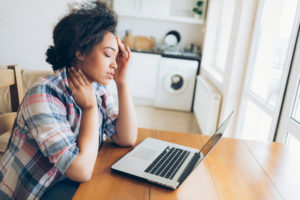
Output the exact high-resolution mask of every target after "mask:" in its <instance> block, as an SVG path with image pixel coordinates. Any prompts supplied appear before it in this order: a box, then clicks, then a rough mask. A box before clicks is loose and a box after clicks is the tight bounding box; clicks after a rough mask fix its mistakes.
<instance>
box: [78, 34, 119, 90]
mask: <svg viewBox="0 0 300 200" xmlns="http://www.w3.org/2000/svg"><path fill="white" fill-rule="evenodd" d="M118 52H119V48H118V44H117V40H116V37H115V36H114V34H112V33H110V32H108V33H106V34H105V35H104V37H103V40H102V42H100V43H99V44H97V45H96V46H94V48H93V50H92V52H91V53H90V54H89V55H87V56H79V55H76V56H77V58H78V57H79V58H78V59H79V60H80V61H81V63H80V65H79V66H77V67H78V68H79V69H81V70H82V71H83V73H84V74H85V75H86V77H87V78H88V80H89V81H90V82H93V81H96V82H98V83H100V84H102V85H107V84H108V83H109V81H110V80H111V79H113V76H114V73H115V69H116V68H117V62H116V60H117V56H118Z"/></svg>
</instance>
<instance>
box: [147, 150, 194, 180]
mask: <svg viewBox="0 0 300 200" xmlns="http://www.w3.org/2000/svg"><path fill="white" fill-rule="evenodd" d="M189 154H190V152H189V151H185V150H182V149H178V148H174V147H172V148H171V147H169V146H168V147H167V148H166V149H165V150H164V151H163V152H162V153H161V154H160V155H159V156H158V157H157V158H156V159H155V160H154V161H153V162H152V163H151V164H150V165H149V167H147V169H146V170H145V172H147V173H150V174H154V175H157V176H161V177H164V178H167V179H172V178H173V177H174V176H175V174H176V172H177V171H178V170H179V168H180V167H181V165H182V163H183V162H184V161H185V159H186V158H187V157H188V155H189Z"/></svg>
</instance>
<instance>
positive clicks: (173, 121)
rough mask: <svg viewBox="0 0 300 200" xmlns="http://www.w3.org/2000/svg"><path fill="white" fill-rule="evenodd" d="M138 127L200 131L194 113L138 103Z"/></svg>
mask: <svg viewBox="0 0 300 200" xmlns="http://www.w3.org/2000/svg"><path fill="white" fill-rule="evenodd" d="M135 108H136V114H137V120H138V127H140V128H151V129H158V130H169V131H176V132H186V133H200V130H199V127H198V124H197V121H196V118H195V115H194V113H191V112H180V111H174V110H166V109H158V108H154V107H148V106H140V105H136V106H135Z"/></svg>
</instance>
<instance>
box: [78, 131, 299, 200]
mask: <svg viewBox="0 0 300 200" xmlns="http://www.w3.org/2000/svg"><path fill="white" fill-rule="evenodd" d="M147 137H153V138H157V139H161V140H165V141H169V142H173V143H176V144H181V145H186V146H190V147H193V148H197V149H201V147H202V146H203V144H204V143H205V142H206V141H207V140H208V138H209V137H208V136H203V135H199V134H189V133H178V132H170V131H158V130H151V129H139V136H138V141H137V143H136V144H139V143H140V142H141V141H143V140H144V139H145V138H147ZM132 148H133V147H131V148H121V147H118V146H116V145H114V144H113V143H112V142H107V143H105V144H104V145H103V147H102V149H101V151H100V153H99V155H98V158H97V161H96V166H95V169H94V173H93V176H92V178H91V180H90V181H88V182H85V183H82V184H81V185H80V187H79V189H78V190H77V192H76V194H75V196H74V198H73V199H114V200H121V199H122V200H123V199H124V200H131V199H132V200H135V199H136V200H146V199H149V200H150V199H151V200H168V199H181V200H182V199H187V200H193V199H209V200H210V199H212V200H214V199H226V200H227V199H228V200H229V199H230V200H232V199H243V200H248V199H249V200H250V199H255V200H256V199H272V200H273V199H297V198H296V197H299V196H300V193H299V188H300V173H299V172H300V170H299V162H300V161H296V162H295V158H296V157H294V156H295V155H296V154H290V152H289V151H288V150H287V148H286V147H285V146H284V145H280V144H277V143H272V144H265V143H260V142H253V141H243V140H237V139H231V138H222V139H221V141H220V142H219V144H218V145H216V147H215V148H214V149H213V150H212V152H211V153H210V154H209V155H208V156H207V158H206V159H204V160H203V161H202V163H200V165H198V166H197V167H196V169H195V170H194V171H193V172H192V173H191V174H190V176H189V177H188V178H187V179H186V180H185V181H184V182H183V183H182V185H181V186H180V187H179V188H178V189H176V190H169V189H165V188H162V187H159V186H156V185H154V184H150V183H147V182H144V181H140V180H136V179H134V178H131V177H127V176H123V175H119V174H114V173H112V172H111V170H110V166H111V165H112V164H113V163H114V162H116V161H117V160H118V159H120V158H121V157H122V156H123V155H124V154H125V153H127V152H128V151H130V150H131V149H132ZM298 160H299V159H298ZM295 163H296V164H297V165H296V166H295V165H294V164H295ZM293 175H296V177H294V178H293ZM289 189H292V190H289ZM289 191H291V192H289Z"/></svg>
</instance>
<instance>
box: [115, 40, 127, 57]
mask: <svg viewBox="0 0 300 200" xmlns="http://www.w3.org/2000/svg"><path fill="white" fill-rule="evenodd" d="M117 43H118V46H119V50H120V52H119V54H122V55H126V56H128V52H127V51H126V50H127V49H125V47H124V45H123V43H122V42H121V40H120V38H118V37H117Z"/></svg>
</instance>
